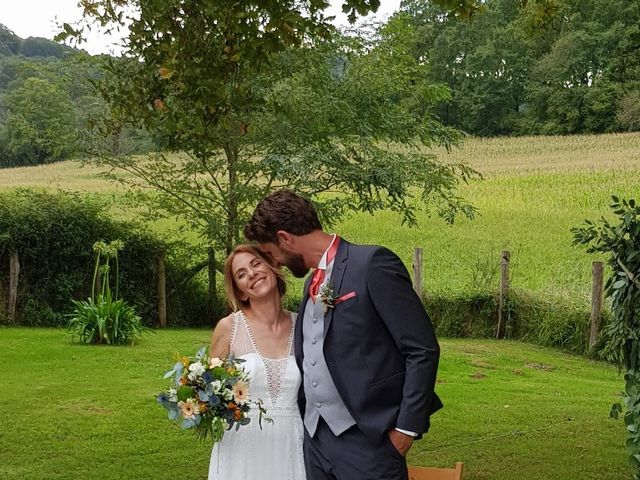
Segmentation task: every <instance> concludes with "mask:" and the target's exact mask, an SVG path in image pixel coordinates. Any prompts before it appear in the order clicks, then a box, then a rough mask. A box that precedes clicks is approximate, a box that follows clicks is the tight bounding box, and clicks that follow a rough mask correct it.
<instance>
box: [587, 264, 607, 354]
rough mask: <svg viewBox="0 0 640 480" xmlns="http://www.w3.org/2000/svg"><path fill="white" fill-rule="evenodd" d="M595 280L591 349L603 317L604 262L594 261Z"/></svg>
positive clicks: (592, 296)
mask: <svg viewBox="0 0 640 480" xmlns="http://www.w3.org/2000/svg"><path fill="white" fill-rule="evenodd" d="M592 274H593V281H592V286H591V334H590V335H589V350H591V349H592V348H593V347H594V346H595V344H596V342H597V341H598V335H599V334H600V321H601V319H602V317H601V315H602V294H603V292H602V284H603V279H604V263H602V262H593V267H592Z"/></svg>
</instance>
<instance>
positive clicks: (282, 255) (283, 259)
mask: <svg viewBox="0 0 640 480" xmlns="http://www.w3.org/2000/svg"><path fill="white" fill-rule="evenodd" d="M258 247H259V248H260V250H262V251H263V252H264V253H265V254H267V255H269V256H270V257H271V258H272V259H273V261H274V263H275V264H276V265H277V266H279V267H282V266H284V267H287V268H288V269H289V270H290V271H291V273H293V276H294V277H297V278H303V277H304V276H305V275H306V274H307V272H309V268H308V267H306V266H305V264H304V258H303V257H302V255H300V254H299V253H295V252H292V251H290V250H288V249H287V248H286V247H285V246H284V245H282V244H279V245H276V244H274V243H271V242H268V243H259V244H258Z"/></svg>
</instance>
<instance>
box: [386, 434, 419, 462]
mask: <svg viewBox="0 0 640 480" xmlns="http://www.w3.org/2000/svg"><path fill="white" fill-rule="evenodd" d="M388 435H389V440H391V443H392V444H393V446H394V447H396V450H397V451H398V453H400V455H402V456H405V455H406V454H407V452H408V451H409V449H410V448H411V445H413V437H412V436H411V435H407V434H406V433H402V432H399V431H397V430H389V432H388Z"/></svg>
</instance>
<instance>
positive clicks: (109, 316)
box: [68, 240, 150, 345]
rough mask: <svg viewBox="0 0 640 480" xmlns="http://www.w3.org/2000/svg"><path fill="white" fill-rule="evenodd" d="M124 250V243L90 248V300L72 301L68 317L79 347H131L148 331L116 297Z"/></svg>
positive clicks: (117, 242)
mask: <svg viewBox="0 0 640 480" xmlns="http://www.w3.org/2000/svg"><path fill="white" fill-rule="evenodd" d="M123 248H124V243H123V242H122V241H120V240H114V241H113V242H110V243H105V242H102V241H99V242H96V243H94V244H93V251H94V252H96V254H97V255H96V264H95V268H94V272H93V283H92V286H91V297H89V298H88V299H87V300H80V301H78V300H74V301H73V304H74V306H75V308H74V310H73V312H72V313H70V314H69V323H68V328H69V331H70V332H71V336H72V339H73V340H75V339H78V340H79V341H80V342H82V343H96V344H98V343H106V344H109V345H131V344H134V343H135V342H136V341H137V340H138V339H139V338H140V337H141V336H142V334H143V333H145V332H148V331H150V329H148V328H147V327H144V326H143V325H142V319H141V318H140V316H139V315H138V314H137V313H136V311H135V309H134V308H133V307H132V306H131V305H129V304H128V303H127V302H126V301H124V300H123V299H122V298H120V296H119V294H120V292H119V288H120V285H119V284H120V282H119V276H120V275H119V273H120V272H119V264H118V252H119V251H120V250H122V249H123ZM111 261H113V263H114V264H115V288H114V291H113V293H112V291H111V285H110V271H111ZM97 290H99V292H98V291H97Z"/></svg>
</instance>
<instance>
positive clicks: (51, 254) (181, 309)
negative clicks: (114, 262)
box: [0, 190, 207, 327]
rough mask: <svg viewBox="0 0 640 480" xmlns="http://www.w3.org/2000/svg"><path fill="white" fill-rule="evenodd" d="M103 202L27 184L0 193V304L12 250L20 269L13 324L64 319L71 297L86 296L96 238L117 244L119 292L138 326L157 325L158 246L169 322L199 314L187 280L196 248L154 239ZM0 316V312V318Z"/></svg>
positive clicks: (202, 309) (201, 307) (202, 311)
mask: <svg viewBox="0 0 640 480" xmlns="http://www.w3.org/2000/svg"><path fill="white" fill-rule="evenodd" d="M106 207H107V205H106V202H104V201H102V200H100V198H97V197H95V196H88V195H84V196H81V195H76V194H69V193H56V194H53V193H46V192H42V191H34V190H15V191H10V192H4V193H1V194H0V311H3V306H4V305H6V293H7V292H6V285H8V270H9V269H8V259H9V256H10V254H11V253H12V252H14V251H17V252H18V254H19V256H20V264H21V270H20V280H19V286H18V306H17V312H16V318H15V322H14V323H16V324H18V325H28V326H52V327H59V326H63V325H65V324H66V323H67V321H66V318H65V314H67V313H69V312H71V311H72V309H73V307H74V305H73V302H72V299H83V298H85V299H86V298H88V297H89V296H90V295H91V284H92V277H93V266H94V261H95V258H94V257H93V254H92V250H91V248H92V245H93V244H94V243H95V242H96V241H97V240H100V239H104V240H106V241H112V240H115V239H121V240H122V241H123V242H124V243H125V248H124V249H123V250H122V251H121V252H120V255H119V262H120V266H121V267H122V268H121V269H120V270H121V271H120V272H119V275H118V279H119V283H120V292H121V293H122V295H123V296H124V298H125V299H126V300H127V301H128V302H129V303H130V304H131V305H133V307H134V308H135V309H136V310H137V311H138V312H140V315H141V317H142V320H143V324H144V325H147V326H153V325H156V324H157V311H156V310H157V307H156V268H157V257H158V255H159V253H160V252H161V251H164V252H166V271H167V293H168V305H167V315H168V319H169V324H171V325H185V326H188V325H192V324H197V323H198V322H203V320H204V321H206V305H207V290H206V285H204V284H203V283H202V282H199V281H189V278H191V277H192V276H193V271H194V267H193V266H194V265H196V264H197V263H198V261H199V260H200V258H199V257H198V256H197V252H195V253H194V249H193V248H192V247H191V248H187V247H186V246H184V245H181V244H178V243H171V242H167V241H165V240H160V239H159V238H157V237H156V236H154V235H151V234H150V233H149V232H148V231H146V230H145V229H144V228H143V227H142V226H140V225H138V224H134V223H131V222H117V221H114V220H113V219H111V218H110V217H109V216H108V215H107V214H106V213H105V211H106ZM196 270H197V269H196ZM3 313H4V312H3ZM8 321H9V319H8V317H7V316H6V315H1V314H0V323H5V324H6V323H8Z"/></svg>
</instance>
